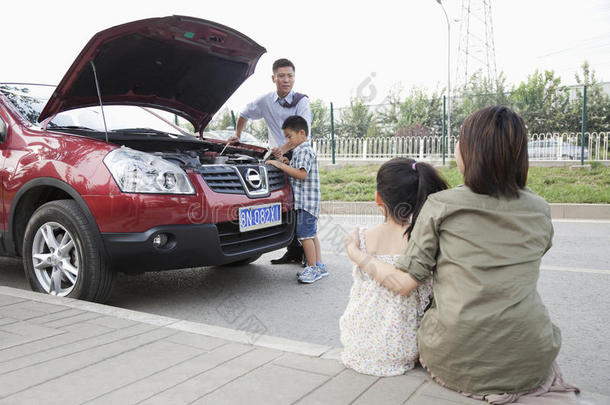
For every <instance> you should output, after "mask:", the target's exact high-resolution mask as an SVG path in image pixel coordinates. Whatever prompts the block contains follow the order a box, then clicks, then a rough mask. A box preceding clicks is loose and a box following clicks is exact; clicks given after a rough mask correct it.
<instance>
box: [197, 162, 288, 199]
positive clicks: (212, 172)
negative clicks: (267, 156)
mask: <svg viewBox="0 0 610 405" xmlns="http://www.w3.org/2000/svg"><path fill="white" fill-rule="evenodd" d="M265 167H266V169H267V177H268V178H267V181H266V182H265V183H266V184H268V190H269V192H271V191H276V190H279V189H281V188H283V187H284V186H285V185H286V175H285V174H284V172H283V171H281V170H280V169H278V168H276V167H273V166H269V165H267V166H265ZM248 168H255V169H256V170H257V171H259V173H261V175H262V171H261V170H260V168H259V166H239V168H238V170H235V167H233V166H221V165H213V166H201V171H200V172H201V175H202V176H203V179H204V180H205V182H206V183H207V185H208V186H209V187H210V188H211V189H212V191H215V192H217V193H225V194H246V190H245V189H244V184H243V183H242V180H241V179H240V175H239V174H238V171H239V172H240V173H242V176H244V174H245V173H243V172H244V171H245V170H247V169H248ZM246 187H248V191H249V192H251V193H252V192H255V190H253V189H252V188H251V187H250V186H249V185H246ZM267 195H268V193H266V194H261V195H258V196H259V197H264V196H267Z"/></svg>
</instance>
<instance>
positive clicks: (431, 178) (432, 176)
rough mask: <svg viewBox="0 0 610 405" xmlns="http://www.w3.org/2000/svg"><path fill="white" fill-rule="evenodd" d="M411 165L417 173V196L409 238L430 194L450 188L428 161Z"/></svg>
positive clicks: (408, 232)
mask: <svg viewBox="0 0 610 405" xmlns="http://www.w3.org/2000/svg"><path fill="white" fill-rule="evenodd" d="M411 167H412V169H413V171H414V172H416V174H417V195H416V196H415V204H414V205H413V213H412V214H411V215H412V216H411V223H410V224H409V227H408V228H407V231H406V234H407V235H408V236H409V238H410V237H411V232H412V231H413V227H415V222H416V221H417V217H418V216H419V212H420V211H421V209H422V207H423V206H424V203H425V202H426V200H427V199H428V196H429V195H430V194H432V193H436V192H437V191H441V190H446V189H447V188H448V185H447V182H446V181H445V180H444V179H443V178H442V177H441V176H440V175H439V174H438V172H437V170H436V169H435V168H434V167H432V166H431V165H429V164H428V163H422V162H420V163H418V162H415V161H414V162H413V164H412V166H411Z"/></svg>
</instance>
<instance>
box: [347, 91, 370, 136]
mask: <svg viewBox="0 0 610 405" xmlns="http://www.w3.org/2000/svg"><path fill="white" fill-rule="evenodd" d="M376 125H377V123H376V122H375V120H374V114H373V113H372V112H371V111H369V107H368V106H367V105H366V104H364V101H363V100H362V99H361V98H358V97H356V98H352V99H351V100H350V102H349V107H346V108H345V109H344V110H343V111H342V112H341V117H340V118H339V123H338V126H337V132H338V133H339V134H340V135H341V136H349V137H354V138H364V137H366V136H367V134H369V133H370V132H369V131H375V130H374V129H370V127H371V126H376Z"/></svg>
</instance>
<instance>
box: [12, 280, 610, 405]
mask: <svg viewBox="0 0 610 405" xmlns="http://www.w3.org/2000/svg"><path fill="white" fill-rule="evenodd" d="M257 330H258V329H257V323H256V319H252V320H251V322H249V323H248V322H246V323H245V324H244V325H242V330H232V329H226V328H221V327H215V326H210V325H203V324H198V323H193V322H187V321H181V320H178V319H172V318H166V317H162V316H156V315H149V314H145V313H142V312H135V311H129V310H125V309H120V308H115V307H110V306H106V305H100V304H94V303H90V302H86V301H77V300H72V299H66V298H57V297H51V296H47V295H42V294H37V293H33V292H30V291H23V290H18V289H13V288H9V287H0V403H1V404H37V403H44V404H65V405H68V404H83V403H92V404H134V403H144V404H184V403H196V404H203V403H206V404H242V403H247V404H292V403H298V404H348V403H353V404H375V405H379V404H384V405H385V404H421V405H427V404H431V405H432V404H434V405H455V404H479V405H480V404H482V402H480V401H474V400H471V399H469V398H466V397H463V396H461V395H460V394H457V393H454V392H452V391H449V390H446V389H444V388H441V387H440V386H438V385H437V384H435V383H434V382H432V381H431V380H430V378H429V375H428V374H427V373H426V372H424V371H423V370H421V369H416V370H413V371H410V372H409V373H407V374H406V375H404V376H400V377H390V378H377V377H372V376H366V375H362V374H358V373H356V372H353V371H352V370H348V369H346V368H344V367H343V365H342V364H341V363H340V362H339V361H337V357H338V354H339V349H337V348H331V347H327V346H320V345H313V344H308V343H303V342H296V341H292V340H288V339H282V338H275V337H270V336H265V335H260V334H258V332H257ZM580 401H581V403H582V404H602V405H603V404H610V397H607V396H603V395H597V394H594V393H583V394H581V395H580Z"/></svg>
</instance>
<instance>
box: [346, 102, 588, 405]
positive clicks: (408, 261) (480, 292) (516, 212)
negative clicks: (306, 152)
mask: <svg viewBox="0 0 610 405" xmlns="http://www.w3.org/2000/svg"><path fill="white" fill-rule="evenodd" d="M459 140H460V141H459V144H458V145H457V149H456V161H457V164H458V167H459V169H460V171H461V172H462V174H463V175H464V184H465V185H464V186H460V187H456V188H454V189H451V190H445V191H441V192H439V193H436V194H433V195H431V196H430V198H428V201H426V203H425V205H424V207H423V208H422V210H421V212H420V214H419V217H418V219H417V224H416V225H415V227H414V229H413V232H412V239H411V242H410V243H409V244H408V246H407V249H406V251H405V253H404V254H403V255H402V256H401V257H400V258H399V259H398V260H397V262H396V267H395V266H393V265H391V264H388V263H383V262H381V261H379V260H377V259H371V258H369V257H368V255H367V254H366V253H365V252H361V251H360V250H359V249H358V247H357V245H356V244H355V243H354V242H348V243H347V251H348V254H349V256H350V258H351V259H352V260H353V261H354V262H355V263H356V264H358V265H359V266H360V267H361V268H363V269H364V270H365V271H367V272H368V271H372V269H376V271H377V273H378V277H387V276H392V277H393V278H394V280H395V282H396V283H397V284H398V285H399V286H400V288H401V289H402V291H403V292H405V293H407V292H409V291H411V290H413V289H415V288H416V287H417V286H418V284H422V283H425V282H427V280H428V279H430V277H433V278H434V303H433V304H432V306H431V307H430V309H429V310H428V311H427V312H426V315H425V316H424V318H423V320H422V323H421V328H420V329H419V331H418V334H417V337H418V347H419V351H420V362H421V363H422V365H424V367H426V368H427V369H428V371H430V373H431V374H432V376H433V377H434V379H435V380H436V381H437V382H439V383H440V384H441V385H444V386H447V387H449V388H451V389H454V390H456V391H460V392H462V393H465V394H466V395H468V396H471V397H473V398H476V399H483V400H487V401H488V402H489V403H498V404H499V403H502V404H504V403H509V402H514V401H519V403H544V404H549V405H550V404H555V403H557V404H559V403H572V402H574V401H575V400H576V398H575V395H574V392H578V389H577V388H575V387H572V386H570V385H568V384H566V383H564V382H563V379H562V376H561V373H560V372H559V369H558V367H557V365H556V363H555V358H556V356H557V353H558V352H559V347H560V344H561V334H560V331H559V329H558V328H557V327H556V326H555V325H553V324H552V323H551V320H550V318H549V314H548V312H547V310H546V308H545V306H544V304H543V303H542V300H541V299H540V296H539V295H538V291H537V290H536V282H537V280H538V274H539V269H540V261H541V258H542V256H543V255H544V253H545V252H546V251H547V250H548V249H549V248H550V247H551V239H552V236H553V226H552V223H551V215H550V209H549V206H548V204H547V203H546V202H545V201H544V200H543V199H542V198H540V197H539V196H537V195H536V194H534V193H533V192H532V191H531V190H530V189H529V188H527V187H526V186H525V184H526V180H527V171H528V156H527V131H526V128H525V125H524V123H523V120H522V119H521V117H520V116H519V115H517V114H516V113H515V112H513V111H512V110H510V109H508V108H507V107H503V106H495V107H487V108H483V109H481V110H479V111H477V112H475V113H474V114H472V115H471V116H469V117H468V118H467V119H466V120H465V121H464V124H463V125H462V128H461V131H460V137H459Z"/></svg>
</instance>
